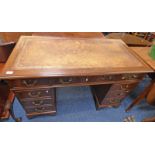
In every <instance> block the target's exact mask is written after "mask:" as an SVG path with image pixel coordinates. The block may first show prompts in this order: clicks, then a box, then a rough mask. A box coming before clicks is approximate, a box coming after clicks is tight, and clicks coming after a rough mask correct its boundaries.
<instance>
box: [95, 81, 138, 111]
mask: <svg viewBox="0 0 155 155" xmlns="http://www.w3.org/2000/svg"><path fill="white" fill-rule="evenodd" d="M137 85H138V83H128V84H112V85H110V84H109V85H102V86H93V87H92V92H93V95H94V99H95V101H96V107H97V108H98V109H99V108H106V107H119V106H120V104H121V101H122V100H123V99H124V98H125V97H126V96H127V95H128V94H129V93H130V92H131V91H132V90H133V89H134V88H135V87H136V86H137ZM103 90H105V91H103Z"/></svg>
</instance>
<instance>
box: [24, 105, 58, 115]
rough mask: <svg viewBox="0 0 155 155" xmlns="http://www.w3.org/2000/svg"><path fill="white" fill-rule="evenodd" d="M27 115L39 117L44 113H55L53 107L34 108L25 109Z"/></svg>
mask: <svg viewBox="0 0 155 155" xmlns="http://www.w3.org/2000/svg"><path fill="white" fill-rule="evenodd" d="M25 111H26V113H27V114H31V115H40V114H44V113H46V112H51V113H56V108H55V107H53V106H46V107H42V106H40V107H35V108H26V109H25Z"/></svg>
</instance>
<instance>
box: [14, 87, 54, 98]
mask: <svg viewBox="0 0 155 155" xmlns="http://www.w3.org/2000/svg"><path fill="white" fill-rule="evenodd" d="M14 93H15V95H16V96H17V97H18V98H19V99H20V100H25V99H27V98H40V97H51V98H53V97H54V89H37V90H24V91H14Z"/></svg>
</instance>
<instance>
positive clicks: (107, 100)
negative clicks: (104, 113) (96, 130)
mask: <svg viewBox="0 0 155 155" xmlns="http://www.w3.org/2000/svg"><path fill="white" fill-rule="evenodd" d="M123 99H124V98H122V97H121V98H104V100H103V101H102V103H101V104H102V105H104V104H105V105H118V104H120V103H121V101H122V100H123Z"/></svg>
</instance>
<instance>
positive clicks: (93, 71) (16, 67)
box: [3, 36, 152, 78]
mask: <svg viewBox="0 0 155 155" xmlns="http://www.w3.org/2000/svg"><path fill="white" fill-rule="evenodd" d="M131 72H132V73H141V72H152V70H151V69H150V68H149V67H148V66H147V65H146V64H145V63H144V62H143V61H142V60H141V59H139V58H138V57H137V56H136V55H134V52H133V51H132V50H131V49H129V48H128V47H127V46H126V44H125V43H124V42H123V41H121V40H116V39H104V38H91V39H90V38H89V39H88V38H58V37H56V38H54V37H40V36H22V37H21V38H20V39H19V41H18V43H17V45H16V46H15V48H14V50H13V52H12V54H11V56H10V57H9V60H8V61H7V63H6V65H5V68H4V70H3V78H30V77H34V78H35V77H54V76H83V75H87V76H89V75H103V74H117V73H131Z"/></svg>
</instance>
